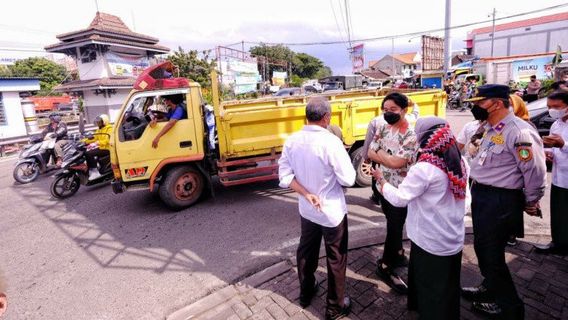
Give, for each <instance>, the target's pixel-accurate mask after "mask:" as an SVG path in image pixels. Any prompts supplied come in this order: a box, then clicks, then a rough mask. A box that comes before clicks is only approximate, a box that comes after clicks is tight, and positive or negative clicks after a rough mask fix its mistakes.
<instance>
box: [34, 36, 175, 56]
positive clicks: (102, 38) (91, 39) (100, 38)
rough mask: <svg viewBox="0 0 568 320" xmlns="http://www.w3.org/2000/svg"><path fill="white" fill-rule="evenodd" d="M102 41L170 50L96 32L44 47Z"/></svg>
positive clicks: (55, 47) (49, 48) (53, 47)
mask: <svg viewBox="0 0 568 320" xmlns="http://www.w3.org/2000/svg"><path fill="white" fill-rule="evenodd" d="M85 41H87V42H94V41H97V42H102V43H105V44H107V43H108V44H122V45H127V46H133V47H140V48H144V49H148V50H157V51H165V52H168V51H170V48H168V47H164V46H160V45H157V44H147V43H140V42H136V41H128V40H122V39H116V38H112V37H105V36H101V35H98V34H93V35H90V36H89V37H86V38H81V39H78V40H75V41H70V42H60V43H55V44H51V45H48V46H46V47H45V50H47V51H50V50H52V51H53V50H54V49H57V48H60V47H64V46H69V45H72V44H80V43H83V42H85Z"/></svg>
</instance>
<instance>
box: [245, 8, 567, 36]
mask: <svg viewBox="0 0 568 320" xmlns="http://www.w3.org/2000/svg"><path fill="white" fill-rule="evenodd" d="M566 6H568V3H565V4H559V5H555V6H552V7H546V8H542V9H537V10H532V11H526V12H521V13H517V14H513V15H509V16H505V17H500V18H496V19H495V21H501V20H506V19H511V18H516V17H521V16H526V15H529V14H533V13H539V12H543V11H548V10H553V9H559V8H563V7H566ZM488 22H493V19H490V20H483V21H477V22H471V23H466V24H461V25H456V26H453V27H450V28H449V29H450V30H453V29H461V28H466V27H471V26H475V25H478V24H484V23H488ZM445 30H446V28H438V29H431V30H423V31H415V32H410V33H404V34H397V35H387V36H380V37H371V38H361V39H354V40H352V42H372V41H379V40H387V39H392V38H395V39H396V38H407V37H412V36H419V35H422V34H428V33H434V32H441V31H445ZM245 43H248V44H260V42H254V41H245ZM342 43H345V41H343V40H333V41H318V42H288V43H286V42H263V44H265V45H278V44H281V45H285V46H313V45H333V44H342Z"/></svg>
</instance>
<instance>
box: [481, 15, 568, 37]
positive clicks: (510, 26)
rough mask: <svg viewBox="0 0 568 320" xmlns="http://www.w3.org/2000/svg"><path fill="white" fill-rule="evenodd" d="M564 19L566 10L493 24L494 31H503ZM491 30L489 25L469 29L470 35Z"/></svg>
mask: <svg viewBox="0 0 568 320" xmlns="http://www.w3.org/2000/svg"><path fill="white" fill-rule="evenodd" d="M564 20H568V12H563V13H557V14H551V15H548V16H543V17H538V18H532V19H526V20H520V21H513V22H509V23H503V24H497V25H495V31H503V30H509V29H515V28H523V27H530V26H534V25H538V24H544V23H550V22H555V21H564ZM492 31H493V27H491V26H489V27H483V28H477V29H473V30H472V31H471V33H470V35H476V34H481V33H491V32H492Z"/></svg>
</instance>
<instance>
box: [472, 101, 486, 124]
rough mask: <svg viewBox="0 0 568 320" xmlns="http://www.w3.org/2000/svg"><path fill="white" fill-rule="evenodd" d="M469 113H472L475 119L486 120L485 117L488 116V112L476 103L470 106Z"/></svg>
mask: <svg viewBox="0 0 568 320" xmlns="http://www.w3.org/2000/svg"><path fill="white" fill-rule="evenodd" d="M471 113H472V114H473V118H474V119H475V120H479V121H485V120H487V118H489V112H488V111H487V110H485V109H483V108H482V107H480V106H479V105H478V104H474V105H473V107H472V108H471Z"/></svg>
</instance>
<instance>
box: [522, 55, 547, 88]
mask: <svg viewBox="0 0 568 320" xmlns="http://www.w3.org/2000/svg"><path fill="white" fill-rule="evenodd" d="M552 58H554V56H548V57H541V58H536V59H530V60H519V61H513V63H512V66H511V68H512V69H513V70H512V74H513V79H514V80H515V81H517V82H519V81H522V82H529V81H530V77H531V76H532V75H533V74H534V75H536V78H537V79H552V78H553V71H554V70H553V66H552Z"/></svg>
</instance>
